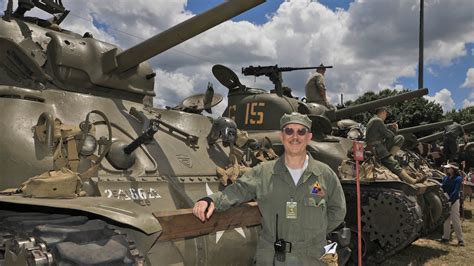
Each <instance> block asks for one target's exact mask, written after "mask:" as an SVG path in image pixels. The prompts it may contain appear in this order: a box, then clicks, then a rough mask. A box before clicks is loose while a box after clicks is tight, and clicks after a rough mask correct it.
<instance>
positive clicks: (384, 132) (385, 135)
mask: <svg viewBox="0 0 474 266" xmlns="http://www.w3.org/2000/svg"><path fill="white" fill-rule="evenodd" d="M376 123H377V124H376V126H377V130H378V131H379V132H380V134H381V135H382V136H383V138H389V139H390V138H394V137H395V133H393V131H391V130H390V129H388V127H387V126H386V125H385V124H384V123H383V121H382V120H377V121H376Z"/></svg>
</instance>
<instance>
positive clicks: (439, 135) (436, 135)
mask: <svg viewBox="0 0 474 266" xmlns="http://www.w3.org/2000/svg"><path fill="white" fill-rule="evenodd" d="M462 128H463V129H464V131H465V132H470V131H472V130H474V122H469V123H467V124H464V125H462ZM443 136H444V132H438V133H434V134H431V135H428V136H424V137H421V138H419V139H418V142H425V143H431V142H433V141H436V140H438V139H442V138H443Z"/></svg>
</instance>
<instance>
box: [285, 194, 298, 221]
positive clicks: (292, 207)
mask: <svg viewBox="0 0 474 266" xmlns="http://www.w3.org/2000/svg"><path fill="white" fill-rule="evenodd" d="M297 207H298V205H297V202H296V201H293V198H291V199H290V201H287V202H286V219H296V218H297V217H298V208H297Z"/></svg>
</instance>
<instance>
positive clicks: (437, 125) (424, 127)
mask: <svg viewBox="0 0 474 266" xmlns="http://www.w3.org/2000/svg"><path fill="white" fill-rule="evenodd" d="M452 123H453V120H447V121H441V122H436V123H430V124H426V125H419V126H414V127H407V128H402V129H400V130H397V134H410V133H415V132H419V131H423V130H430V129H435V128H440V127H445V126H447V125H451V124H452Z"/></svg>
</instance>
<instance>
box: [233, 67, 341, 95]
mask: <svg viewBox="0 0 474 266" xmlns="http://www.w3.org/2000/svg"><path fill="white" fill-rule="evenodd" d="M317 68H332V66H317V67H278V65H274V66H256V67H254V66H249V67H243V68H242V74H244V75H245V76H256V77H258V76H262V75H265V76H267V77H268V78H269V79H270V81H271V82H272V83H273V84H274V85H275V91H276V93H277V94H278V96H282V95H283V86H282V83H283V78H282V77H281V72H288V71H293V70H303V69H317Z"/></svg>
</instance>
